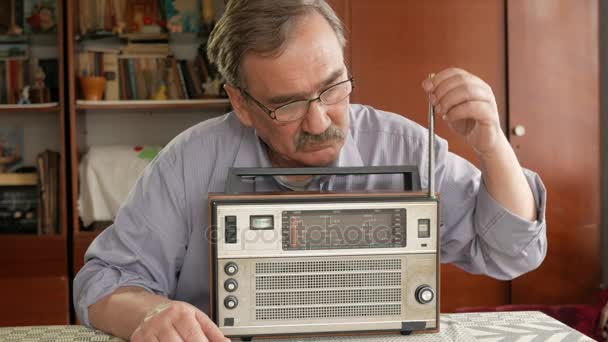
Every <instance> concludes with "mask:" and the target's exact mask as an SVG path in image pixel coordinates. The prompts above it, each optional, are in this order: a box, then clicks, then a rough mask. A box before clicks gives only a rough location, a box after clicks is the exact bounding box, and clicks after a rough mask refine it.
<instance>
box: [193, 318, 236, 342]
mask: <svg viewBox="0 0 608 342" xmlns="http://www.w3.org/2000/svg"><path fill="white" fill-rule="evenodd" d="M195 316H196V320H197V321H198V323H199V324H200V325H201V328H202V329H203V332H204V333H205V336H207V338H208V339H209V341H210V342H226V341H230V339H228V338H226V337H225V336H224V334H223V333H222V331H221V330H220V328H218V327H217V325H215V323H213V321H212V320H211V319H210V318H209V317H208V316H207V315H205V314H203V313H202V312H200V311H198V312H196V313H195Z"/></svg>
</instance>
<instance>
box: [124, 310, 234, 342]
mask: <svg viewBox="0 0 608 342" xmlns="http://www.w3.org/2000/svg"><path fill="white" fill-rule="evenodd" d="M131 341H133V342H143V341H158V342H182V341H184V342H206V341H209V342H229V341H230V339H228V338H226V337H225V336H224V335H223V334H222V332H221V331H220V329H219V328H218V327H217V326H216V325H215V324H214V323H213V321H211V319H210V318H209V317H208V316H207V315H205V314H204V313H203V312H202V311H200V310H199V309H197V308H196V307H194V306H192V305H190V304H188V303H185V302H180V301H171V302H168V303H163V304H161V305H158V306H156V307H155V308H154V309H152V310H151V311H150V312H148V314H147V315H146V317H145V318H144V319H143V321H142V322H141V323H140V324H139V326H138V327H137V329H135V331H134V332H133V335H131Z"/></svg>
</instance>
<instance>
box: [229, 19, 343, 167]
mask: <svg viewBox="0 0 608 342" xmlns="http://www.w3.org/2000/svg"><path fill="white" fill-rule="evenodd" d="M243 70H244V73H245V74H244V75H245V79H246V84H247V92H248V93H249V94H250V95H251V96H252V97H254V98H255V99H256V100H258V101H259V102H261V103H262V104H263V105H264V106H266V107H267V108H269V109H271V110H274V109H276V108H279V107H280V106H282V105H285V104H287V103H290V102H292V101H294V100H303V99H312V98H315V97H317V96H319V94H320V93H321V92H323V91H324V90H326V89H327V88H329V87H330V86H332V85H334V84H336V83H339V82H342V81H345V80H347V79H348V76H349V75H348V72H347V69H346V67H345V65H344V56H343V54H342V48H341V46H340V44H339V42H338V40H337V38H336V35H335V33H334V31H333V30H332V28H331V27H330V26H329V24H328V23H327V21H326V20H325V18H323V17H322V16H321V15H319V14H317V13H314V14H309V15H306V16H304V17H302V18H300V19H299V21H298V23H297V24H296V25H295V26H294V30H293V31H292V37H291V38H290V39H289V41H288V42H287V46H286V48H285V50H284V51H283V52H282V53H281V55H280V56H278V57H264V56H259V55H256V54H248V55H246V56H245V58H244V61H243ZM231 97H233V96H232V94H231ZM240 99H241V101H242V102H241V104H242V106H240V108H237V112H238V114H239V118H240V119H241V122H243V123H244V124H245V125H248V126H252V127H254V128H255V129H256V132H257V134H258V136H259V137H260V138H261V139H262V140H263V141H264V142H265V143H266V144H267V145H268V146H269V148H270V150H271V151H269V155H270V159H271V161H272V163H273V165H274V166H279V167H298V166H323V165H328V164H330V163H332V162H333V161H335V160H336V159H337V158H338V155H339V153H340V149H341V148H342V146H343V145H344V141H345V139H346V136H347V134H348V124H349V120H348V108H349V99H348V97H347V98H346V99H344V100H343V101H340V102H338V103H336V104H333V105H327V106H326V105H324V104H322V103H320V102H319V101H314V102H312V103H310V107H309V110H308V113H306V114H305V115H304V116H303V117H301V118H299V119H296V120H294V121H290V122H279V121H276V120H273V119H271V118H270V117H269V116H268V115H267V114H266V113H265V112H264V111H263V110H262V109H261V108H260V107H259V106H258V105H256V104H255V103H254V101H252V100H250V99H247V98H246V97H245V96H243V95H240Z"/></svg>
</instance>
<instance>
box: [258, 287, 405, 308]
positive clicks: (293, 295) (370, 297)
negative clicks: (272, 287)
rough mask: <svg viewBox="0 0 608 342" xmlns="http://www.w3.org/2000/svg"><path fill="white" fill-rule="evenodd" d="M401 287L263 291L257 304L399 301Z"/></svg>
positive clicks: (282, 304)
mask: <svg viewBox="0 0 608 342" xmlns="http://www.w3.org/2000/svg"><path fill="white" fill-rule="evenodd" d="M399 302H401V289H398V288H397V289H355V290H325V291H298V292H262V293H258V294H257V296H256V301H255V304H256V305H257V306H287V305H315V304H326V303H336V304H337V303H339V304H349V303H399Z"/></svg>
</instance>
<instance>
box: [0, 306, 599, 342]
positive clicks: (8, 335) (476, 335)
mask: <svg viewBox="0 0 608 342" xmlns="http://www.w3.org/2000/svg"><path fill="white" fill-rule="evenodd" d="M440 328H441V332H440V333H437V334H420V335H411V336H400V335H384V336H357V337H319V338H298V339H273V340H271V341H272V342H295V341H307V342H333V341H336V342H346V341H349V342H372V341H374V342H376V341H380V342H419V341H420V342H426V341H445V342H447V341H450V342H454V341H458V342H460V341H462V342H467V341H485V342H489V341H501V342H507V341H518V342H532V341H534V342H536V341H539V342H540V341H568V342H569V341H594V340H593V339H591V338H589V337H587V336H585V335H583V334H581V333H579V332H578V331H576V330H573V329H571V328H569V327H568V326H566V325H564V324H562V323H560V322H559V321H557V320H555V319H553V318H551V317H549V316H547V315H545V314H543V313H540V312H534V311H529V312H484V313H463V314H443V315H441V325H440ZM0 341H2V342H4V341H6V342H9V341H27V342H43V341H44V342H51V341H52V342H55V341H59V342H87V341H99V342H120V341H123V340H122V339H119V338H116V337H112V336H109V335H106V334H104V333H102V332H100V331H96V330H92V329H88V328H86V327H84V326H78V325H71V326H36V327H16V328H0ZM254 341H255V339H254Z"/></svg>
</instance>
